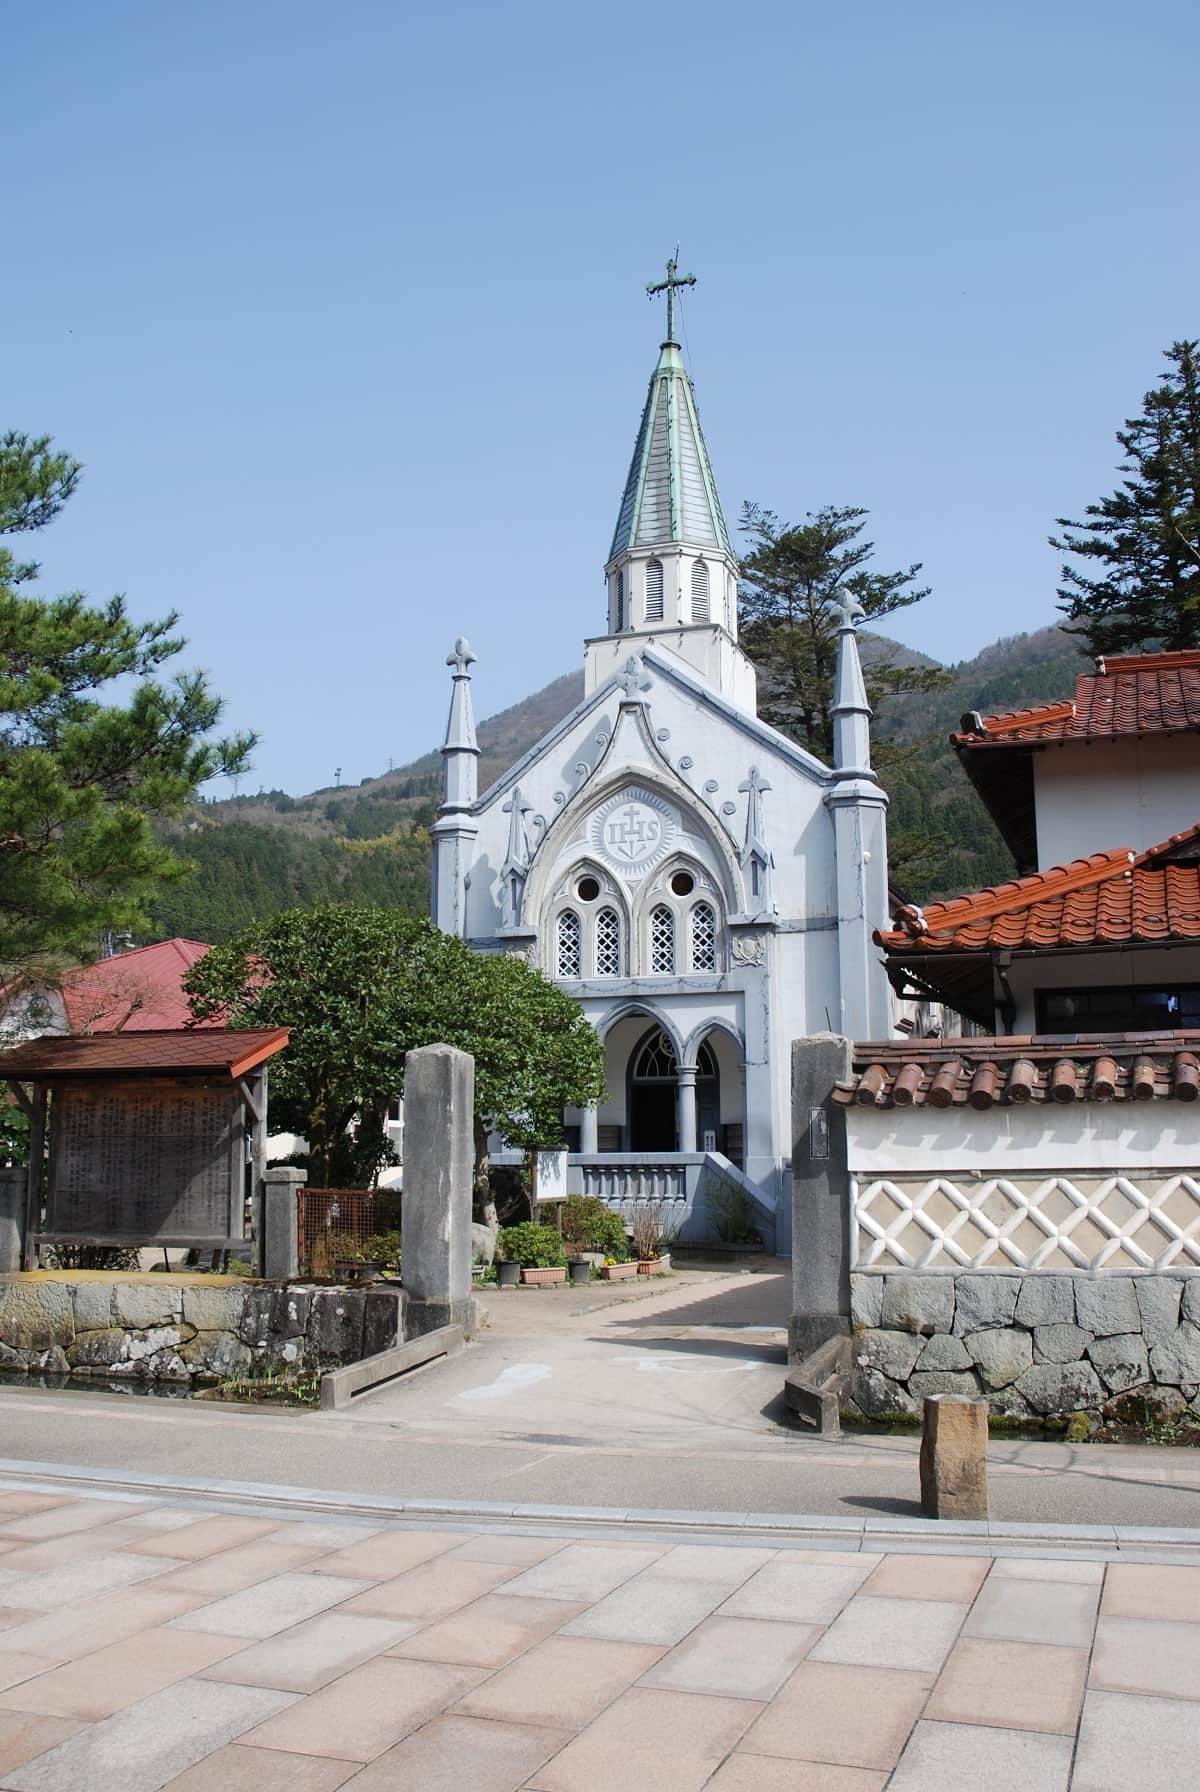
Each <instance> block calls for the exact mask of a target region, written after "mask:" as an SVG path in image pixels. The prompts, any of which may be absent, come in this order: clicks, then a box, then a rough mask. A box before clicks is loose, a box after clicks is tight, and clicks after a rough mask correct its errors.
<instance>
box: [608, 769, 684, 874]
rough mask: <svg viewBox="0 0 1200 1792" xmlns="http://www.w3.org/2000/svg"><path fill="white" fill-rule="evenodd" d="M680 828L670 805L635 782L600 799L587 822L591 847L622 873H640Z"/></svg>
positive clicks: (651, 864)
mask: <svg viewBox="0 0 1200 1792" xmlns="http://www.w3.org/2000/svg"><path fill="white" fill-rule="evenodd" d="M678 832H679V828H678V823H677V822H676V819H675V816H674V814H673V812H672V810H671V808H670V806H669V805H668V804H667V803H665V802H664V801H663V799H662V797H660V796H655V795H654V794H653V792H651V791H649V790H642V789H639V788H637V787H636V786H635V787H634V788H633V789H631V790H624V791H621V792H620V793H619V795H617V796H614V797H610V798H609V800H608V801H607V802H606V803H602V804H601V806H600V808H599V809H597V810H596V812H595V814H594V815H593V816H592V817H591V820H590V821H589V823H588V842H589V845H590V847H591V850H592V851H593V852H594V853H596V854H597V856H598V857H599V858H601V859H602V860H603V861H604V863H605V864H606V865H608V866H611V868H612V869H613V870H614V871H616V872H617V873H618V874H619V875H620V876H621V877H627V878H630V877H643V876H644V875H645V873H646V872H647V871H649V870H651V869H652V868H653V867H654V866H655V865H657V864H658V862H659V860H660V859H662V858H663V857H664V856H665V855H666V854H667V853H668V852H669V851H670V849H671V846H672V843H673V842H674V840H675V838H676V836H677V834H678Z"/></svg>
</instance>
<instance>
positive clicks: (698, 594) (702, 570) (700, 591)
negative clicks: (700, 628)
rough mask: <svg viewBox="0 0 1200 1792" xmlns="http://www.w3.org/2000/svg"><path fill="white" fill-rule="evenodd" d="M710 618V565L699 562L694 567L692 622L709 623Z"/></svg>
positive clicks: (702, 561)
mask: <svg viewBox="0 0 1200 1792" xmlns="http://www.w3.org/2000/svg"><path fill="white" fill-rule="evenodd" d="M710 617H711V608H710V605H709V597H708V564H707V562H706V561H704V560H697V561H696V562H695V564H694V565H693V567H692V621H693V622H708V621H709V620H710Z"/></svg>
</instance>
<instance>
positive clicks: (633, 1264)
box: [600, 1257, 638, 1282]
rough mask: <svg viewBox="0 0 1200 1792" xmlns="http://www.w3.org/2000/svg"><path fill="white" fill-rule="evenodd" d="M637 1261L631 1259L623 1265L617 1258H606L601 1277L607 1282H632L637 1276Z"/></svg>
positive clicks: (601, 1268) (602, 1265)
mask: <svg viewBox="0 0 1200 1792" xmlns="http://www.w3.org/2000/svg"><path fill="white" fill-rule="evenodd" d="M637 1272H638V1266H637V1260H636V1259H631V1260H630V1261H629V1262H627V1263H621V1262H619V1261H618V1260H617V1258H616V1257H606V1258H605V1259H604V1262H603V1263H602V1264H601V1265H600V1275H601V1277H602V1279H603V1280H604V1281H606V1282H630V1281H632V1280H633V1278H634V1277H635V1276H636V1275H637Z"/></svg>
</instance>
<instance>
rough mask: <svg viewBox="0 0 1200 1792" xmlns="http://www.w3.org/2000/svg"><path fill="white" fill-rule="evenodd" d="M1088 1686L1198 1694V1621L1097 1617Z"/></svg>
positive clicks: (1193, 1696)
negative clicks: (1098, 1618) (1184, 1622)
mask: <svg viewBox="0 0 1200 1792" xmlns="http://www.w3.org/2000/svg"><path fill="white" fill-rule="evenodd" d="M1088 1685H1089V1686H1096V1687H1100V1688H1102V1689H1103V1690H1104V1691H1106V1692H1140V1693H1150V1694H1153V1695H1156V1696H1157V1697H1159V1698H1165V1699H1200V1624H1183V1623H1180V1622H1179V1620H1178V1619H1171V1618H1165V1619H1161V1620H1154V1619H1150V1618H1101V1620H1100V1622H1099V1624H1097V1626H1096V1642H1095V1647H1094V1648H1093V1650H1092V1668H1091V1673H1090V1674H1089V1675H1088ZM1197 1718H1198V1720H1200V1711H1198V1712H1197ZM1198 1733H1200V1732H1198Z"/></svg>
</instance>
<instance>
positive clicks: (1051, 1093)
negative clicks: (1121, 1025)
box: [834, 1030, 1200, 1108]
mask: <svg viewBox="0 0 1200 1792" xmlns="http://www.w3.org/2000/svg"><path fill="white" fill-rule="evenodd" d="M1198 1053H1200V1032H1196V1031H1187V1030H1181V1031H1179V1032H1173V1033H1094V1034H1089V1035H1086V1036H1081V1037H1080V1038H1078V1039H1073V1040H1071V1041H1070V1043H1069V1044H1067V1042H1065V1041H1064V1040H1062V1039H1061V1038H1057V1039H1056V1038H1049V1037H1039V1036H1038V1035H1037V1034H1032V1035H1029V1036H1027V1037H1021V1038H1016V1037H1004V1038H991V1039H984V1038H977V1037H973V1038H969V1039H937V1040H933V1039H922V1040H912V1041H907V1042H905V1043H903V1044H901V1043H899V1042H897V1041H896V1040H894V1039H881V1040H877V1041H868V1042H866V1043H863V1044H859V1045H856V1046H855V1047H854V1065H853V1070H852V1072H851V1076H850V1079H849V1081H848V1082H844V1083H839V1084H838V1086H837V1088H836V1089H835V1091H834V1100H835V1101H837V1102H839V1103H840V1104H841V1105H842V1106H843V1107H851V1106H854V1107H872V1108H891V1107H933V1108H948V1107H965V1106H967V1105H968V1104H969V1105H970V1106H971V1107H974V1108H989V1107H991V1106H992V1105H993V1103H995V1102H999V1103H1001V1104H1002V1105H1004V1106H1007V1105H1009V1104H1018V1105H1019V1104H1021V1103H1024V1102H1029V1101H1038V1102H1072V1101H1137V1102H1140V1101H1153V1100H1163V1101H1167V1100H1172V1099H1174V1100H1175V1101H1187V1102H1190V1101H1195V1100H1196V1099H1197V1096H1198V1095H1200V1059H1198V1056H1197V1054H1198Z"/></svg>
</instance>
